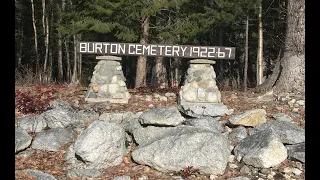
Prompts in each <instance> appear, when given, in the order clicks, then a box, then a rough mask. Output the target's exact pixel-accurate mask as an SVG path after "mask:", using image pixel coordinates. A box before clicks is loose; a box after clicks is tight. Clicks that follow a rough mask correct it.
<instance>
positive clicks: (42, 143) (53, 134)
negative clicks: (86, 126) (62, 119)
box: [31, 128, 74, 151]
mask: <svg viewBox="0 0 320 180" xmlns="http://www.w3.org/2000/svg"><path fill="white" fill-rule="evenodd" d="M73 140H74V132H73V130H72V129H70V128H53V129H49V130H46V131H42V132H39V133H38V134H37V135H36V137H35V138H34V140H33V142H32V145H31V148H32V149H40V150H46V151H58V150H60V149H61V148H62V147H63V146H64V145H66V144H67V143H69V142H71V141H73Z"/></svg>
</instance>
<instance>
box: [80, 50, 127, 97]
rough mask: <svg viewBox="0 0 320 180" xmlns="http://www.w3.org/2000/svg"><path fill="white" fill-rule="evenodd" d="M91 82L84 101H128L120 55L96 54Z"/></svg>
mask: <svg viewBox="0 0 320 180" xmlns="http://www.w3.org/2000/svg"><path fill="white" fill-rule="evenodd" d="M96 59H98V60H100V61H99V62H98V64H97V65H96V66H95V67H94V71H93V73H92V78H91V83H90V84H89V88H88V91H87V94H86V96H85V101H86V102H107V101H109V102H111V103H128V101H129V99H130V94H129V92H128V90H127V86H126V83H125V81H126V78H125V76H124V75H123V71H122V66H121V64H120V62H121V57H116V56H97V57H96Z"/></svg>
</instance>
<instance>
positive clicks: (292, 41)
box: [255, 0, 305, 93]
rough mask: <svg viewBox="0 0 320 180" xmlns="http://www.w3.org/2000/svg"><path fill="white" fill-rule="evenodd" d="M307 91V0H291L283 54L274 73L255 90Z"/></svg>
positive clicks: (276, 91)
mask: <svg viewBox="0 0 320 180" xmlns="http://www.w3.org/2000/svg"><path fill="white" fill-rule="evenodd" d="M270 89H273V92H274V93H284V92H301V93H304V92H305V0H289V1H288V4H287V30H286V38H285V45H284V52H283V56H281V51H280V53H279V61H278V62H277V64H276V66H275V69H274V71H273V73H272V75H271V76H270V77H269V78H268V81H266V82H265V83H263V84H262V85H261V86H258V87H257V88H256V90H255V91H266V90H270Z"/></svg>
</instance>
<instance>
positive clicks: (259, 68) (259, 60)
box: [257, 0, 263, 85]
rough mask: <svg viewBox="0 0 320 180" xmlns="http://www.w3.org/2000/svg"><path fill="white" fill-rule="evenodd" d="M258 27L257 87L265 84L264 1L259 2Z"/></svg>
mask: <svg viewBox="0 0 320 180" xmlns="http://www.w3.org/2000/svg"><path fill="white" fill-rule="evenodd" d="M258 21H259V25H258V36H259V38H258V53H257V85H260V84H262V83H263V27H262V0H259V18H258Z"/></svg>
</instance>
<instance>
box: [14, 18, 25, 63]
mask: <svg viewBox="0 0 320 180" xmlns="http://www.w3.org/2000/svg"><path fill="white" fill-rule="evenodd" d="M19 32H20V36H21V37H20V39H19V51H18V54H17V57H18V62H17V66H16V67H17V68H18V69H19V68H20V67H21V59H22V49H23V38H24V36H23V23H21V30H20V31H19Z"/></svg>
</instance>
